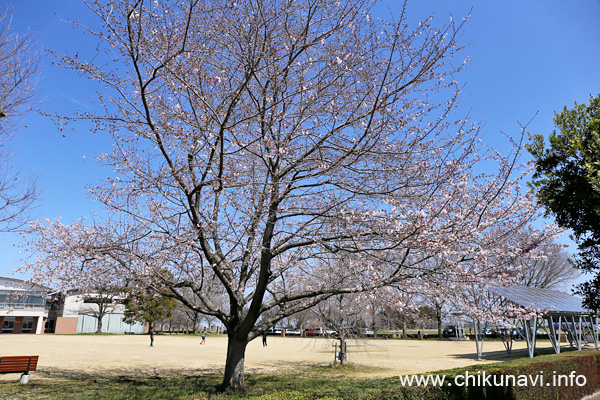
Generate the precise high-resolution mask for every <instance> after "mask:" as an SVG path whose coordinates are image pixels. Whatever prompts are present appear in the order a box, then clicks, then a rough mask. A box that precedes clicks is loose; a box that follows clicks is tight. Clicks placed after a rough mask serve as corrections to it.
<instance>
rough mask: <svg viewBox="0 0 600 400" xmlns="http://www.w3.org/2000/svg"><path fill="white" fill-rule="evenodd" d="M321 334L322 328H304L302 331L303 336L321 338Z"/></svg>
mask: <svg viewBox="0 0 600 400" xmlns="http://www.w3.org/2000/svg"><path fill="white" fill-rule="evenodd" d="M322 334H323V328H306V329H305V330H304V336H321V335H322Z"/></svg>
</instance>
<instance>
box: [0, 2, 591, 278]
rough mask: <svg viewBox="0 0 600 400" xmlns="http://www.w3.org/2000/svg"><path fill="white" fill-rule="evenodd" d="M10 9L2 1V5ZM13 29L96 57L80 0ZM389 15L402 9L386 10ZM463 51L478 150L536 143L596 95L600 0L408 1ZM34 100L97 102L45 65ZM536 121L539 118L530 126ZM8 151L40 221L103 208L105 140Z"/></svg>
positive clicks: (88, 137)
mask: <svg viewBox="0 0 600 400" xmlns="http://www.w3.org/2000/svg"><path fill="white" fill-rule="evenodd" d="M2 3H6V4H8V3H9V2H6V1H1V0H0V4H2ZM12 3H13V7H12V10H13V12H14V14H15V15H14V20H13V25H14V27H15V28H16V29H17V30H19V31H25V30H26V29H28V28H31V29H33V30H34V31H35V32H36V36H37V38H38V40H37V42H38V44H39V45H40V46H41V47H42V48H44V49H46V50H54V51H58V52H61V53H69V54H75V53H76V52H79V54H80V55H86V54H90V55H91V54H94V43H93V42H90V37H89V36H82V35H81V34H80V32H79V31H77V30H76V29H74V28H72V27H71V26H70V25H68V24H66V23H64V22H61V19H78V20H80V21H82V22H84V23H86V24H92V25H93V24H96V23H97V21H96V19H95V18H94V15H93V14H92V13H91V12H90V11H89V10H88V9H87V8H86V7H85V6H84V5H83V4H82V3H81V2H80V1H79V0H15V1H14V2H12ZM383 5H384V6H386V7H389V10H390V11H391V12H392V13H394V14H396V15H397V14H398V13H399V8H400V5H401V3H400V2H398V1H384V2H383ZM471 7H472V12H471V19H470V20H469V22H468V23H467V25H466V27H465V33H464V36H463V38H462V40H461V43H462V44H465V45H468V46H467V48H466V49H465V50H464V51H463V55H464V56H469V57H470V61H471V67H470V68H468V69H467V70H466V71H464V73H462V75H460V76H459V80H460V81H462V82H466V84H467V86H466V89H465V91H464V94H465V96H466V97H465V98H464V99H463V102H464V103H463V107H464V109H465V110H466V111H469V113H470V115H471V118H472V119H473V120H476V121H481V122H482V124H483V133H484V134H485V136H484V140H486V141H489V142H490V143H494V142H496V140H497V138H498V137H499V132H501V131H502V132H504V133H506V134H508V135H513V136H515V135H517V134H518V133H519V122H521V123H526V122H527V121H529V120H530V119H531V118H533V117H534V116H535V119H534V120H533V121H532V122H531V124H530V125H529V131H531V132H532V133H542V134H546V135H547V134H549V133H550V132H551V131H552V130H553V122H552V118H553V111H554V110H560V109H562V107H564V106H565V105H567V106H571V105H572V104H573V102H574V101H577V102H586V101H587V100H588V99H589V96H590V95H598V94H600V67H599V66H600V40H599V38H600V22H599V21H600V0H578V1H573V2H567V1H564V0H526V1H523V0H520V1H514V0H509V1H501V2H500V1H482V0H479V1H474V0H471V1H464V0H454V1H450V0H411V1H409V4H408V12H409V15H410V16H411V18H421V17H426V16H428V15H429V14H432V13H433V14H434V16H435V19H436V20H439V21H440V23H442V22H444V23H445V22H446V21H448V18H449V15H450V13H452V14H453V15H454V16H455V18H461V17H463V16H465V15H467V14H468V13H469V12H470V10H471ZM40 94H41V97H42V98H43V99H44V103H43V104H42V108H43V109H44V111H46V112H49V113H54V112H56V113H59V114H67V115H68V114H70V113H73V112H74V111H75V110H76V109H78V108H79V109H82V110H85V108H86V107H89V105H88V104H89V102H90V96H93V95H94V91H93V88H92V87H91V86H90V84H89V83H88V81H86V80H84V79H82V78H80V77H79V76H77V75H76V74H75V73H74V72H72V71H67V70H63V69H60V68H58V67H55V66H53V65H52V57H50V56H47V57H45V60H44V66H43V72H42V82H41V84H40ZM536 113H537V116H536ZM24 122H25V125H26V127H25V128H22V129H21V130H19V131H18V132H17V137H16V138H15V140H14V142H13V143H12V149H13V150H14V151H15V156H14V157H15V158H14V160H15V163H16V166H17V167H18V168H20V169H21V170H23V171H25V172H30V173H33V174H36V175H38V176H39V184H40V186H41V187H42V188H43V190H44V193H43V196H42V198H41V199H40V202H39V205H38V208H37V209H35V210H34V211H33V214H34V215H33V216H34V218H36V219H41V218H44V217H49V218H55V217H62V218H63V220H64V221H67V222H68V221H71V220H74V219H77V218H78V217H80V216H84V215H88V214H89V212H90V210H91V209H94V208H98V209H99V208H100V207H99V206H98V205H96V204H94V203H93V202H91V201H90V200H88V199H87V190H86V185H92V184H94V183H95V182H97V181H98V180H99V179H102V178H105V177H107V176H109V175H111V171H109V170H106V169H103V168H100V167H99V166H98V165H96V163H95V162H94V161H93V160H94V157H95V154H96V153H99V152H102V151H106V150H108V149H110V147H111V144H110V142H109V141H108V138H107V137H106V136H105V135H102V134H98V133H97V134H92V133H90V132H89V127H88V126H86V125H85V124H78V125H77V126H76V130H74V131H63V132H59V131H58V130H57V128H56V126H55V125H54V124H53V123H52V121H50V119H49V118H47V117H43V116H38V115H31V116H29V117H28V118H26V120H25V121H24ZM19 241H20V238H19V236H17V235H11V234H1V235H0V276H6V275H7V274H9V273H10V271H12V269H13V268H15V267H17V266H18V265H20V263H21V261H20V259H21V258H22V256H21V255H19V254H18V249H17V248H15V247H14V245H15V244H17V243H19Z"/></svg>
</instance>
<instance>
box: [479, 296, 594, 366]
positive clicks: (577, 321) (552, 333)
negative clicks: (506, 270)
mask: <svg viewBox="0 0 600 400" xmlns="http://www.w3.org/2000/svg"><path fill="white" fill-rule="evenodd" d="M489 290H490V292H491V293H495V294H497V295H499V296H501V297H502V298H504V299H506V300H508V301H510V302H512V303H514V304H516V305H519V306H521V307H525V308H528V309H531V310H533V311H537V312H540V313H541V314H542V316H541V318H538V317H534V318H533V319H530V320H525V319H523V320H522V321H521V322H522V324H523V331H524V338H525V340H526V341H527V350H528V351H529V357H530V358H533V356H534V354H535V346H536V338H537V335H538V330H539V329H540V328H543V329H545V331H546V332H547V333H548V337H549V338H550V342H551V343H552V347H553V348H554V352H555V353H556V354H558V353H560V343H561V338H562V335H563V333H564V335H565V337H566V339H567V340H568V341H569V344H570V346H571V347H577V350H581V347H582V344H583V343H585V344H588V343H594V346H595V347H596V350H598V317H597V316H596V315H594V314H593V313H592V312H591V311H589V310H588V309H586V308H585V307H584V306H583V301H582V299H581V298H580V297H577V296H572V295H570V294H567V293H563V292H559V291H557V290H552V289H541V288H535V287H528V286H510V287H495V288H490V289H489Z"/></svg>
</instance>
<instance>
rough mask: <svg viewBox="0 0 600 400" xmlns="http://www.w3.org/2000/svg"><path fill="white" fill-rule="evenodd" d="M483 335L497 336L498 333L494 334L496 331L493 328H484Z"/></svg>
mask: <svg viewBox="0 0 600 400" xmlns="http://www.w3.org/2000/svg"><path fill="white" fill-rule="evenodd" d="M481 334H482V335H486V336H491V335H495V334H496V332H494V330H493V329H492V328H483V329H482V330H481Z"/></svg>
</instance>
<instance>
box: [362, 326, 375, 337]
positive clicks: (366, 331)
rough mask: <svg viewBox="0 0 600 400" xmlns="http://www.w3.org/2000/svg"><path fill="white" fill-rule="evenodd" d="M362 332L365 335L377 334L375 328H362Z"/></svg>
mask: <svg viewBox="0 0 600 400" xmlns="http://www.w3.org/2000/svg"><path fill="white" fill-rule="evenodd" d="M361 333H362V334H363V335H365V336H375V331H374V330H373V329H368V328H365V329H361Z"/></svg>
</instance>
